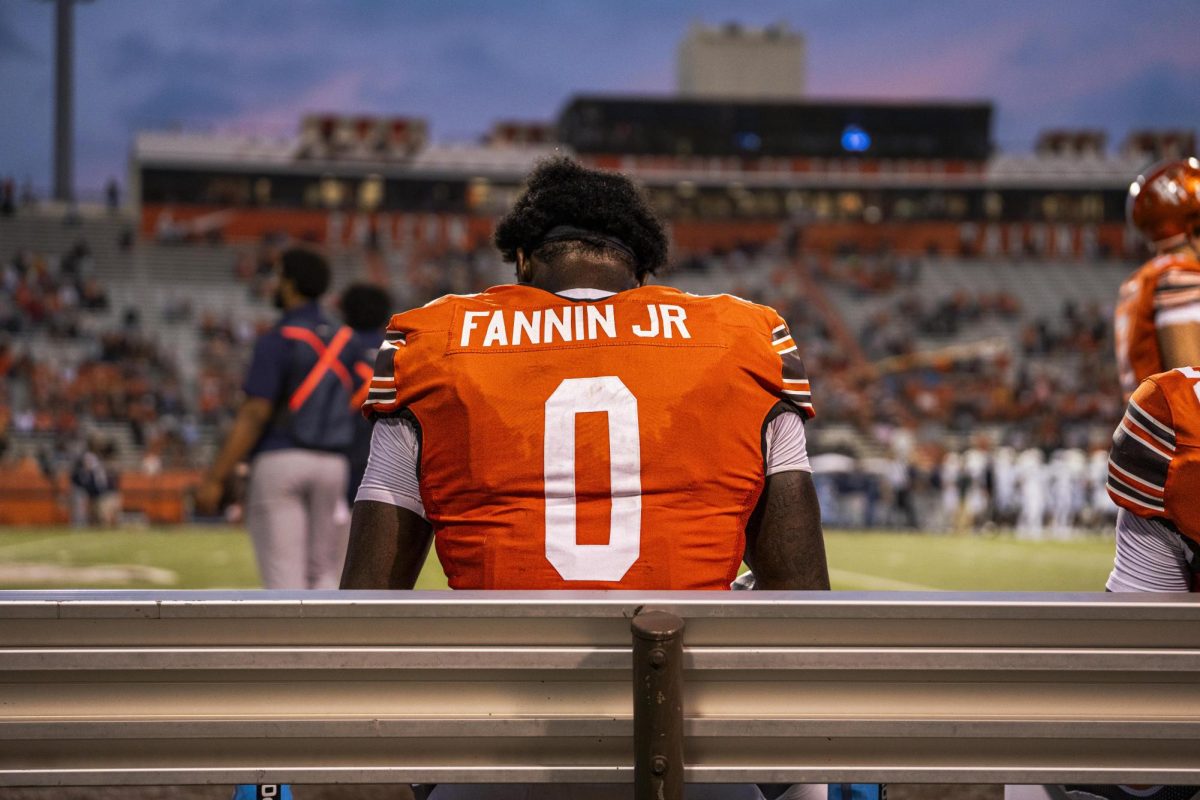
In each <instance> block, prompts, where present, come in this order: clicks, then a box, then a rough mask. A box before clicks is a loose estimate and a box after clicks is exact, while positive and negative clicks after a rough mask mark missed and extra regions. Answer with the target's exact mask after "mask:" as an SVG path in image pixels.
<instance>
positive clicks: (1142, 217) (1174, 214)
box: [1125, 158, 1200, 247]
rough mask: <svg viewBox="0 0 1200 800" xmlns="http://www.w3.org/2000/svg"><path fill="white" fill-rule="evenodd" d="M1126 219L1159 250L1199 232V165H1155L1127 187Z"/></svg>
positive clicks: (1185, 162) (1191, 160) (1190, 161)
mask: <svg viewBox="0 0 1200 800" xmlns="http://www.w3.org/2000/svg"><path fill="white" fill-rule="evenodd" d="M1125 211H1126V216H1127V217H1128V218H1129V221H1130V222H1131V223H1132V224H1133V226H1134V227H1135V228H1137V229H1138V230H1139V231H1141V232H1142V235H1143V236H1145V237H1146V238H1147V239H1149V240H1150V241H1151V242H1154V244H1156V245H1158V246H1159V247H1164V246H1169V245H1170V244H1171V240H1173V239H1176V238H1182V237H1185V236H1187V235H1188V234H1190V233H1192V231H1194V230H1196V229H1197V228H1200V161H1197V160H1196V159H1195V158H1188V159H1184V160H1183V161H1167V162H1161V163H1158V164H1155V165H1154V166H1153V167H1152V168H1151V169H1150V170H1149V171H1147V172H1146V173H1144V174H1142V175H1138V177H1137V180H1136V181H1134V182H1133V183H1131V184H1130V185H1129V200H1128V201H1127V202H1126V205H1125Z"/></svg>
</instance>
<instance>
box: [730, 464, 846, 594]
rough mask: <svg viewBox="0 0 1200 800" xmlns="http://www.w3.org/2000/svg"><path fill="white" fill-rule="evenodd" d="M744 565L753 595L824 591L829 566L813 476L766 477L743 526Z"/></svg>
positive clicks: (785, 474) (790, 473) (798, 473)
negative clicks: (750, 576)
mask: <svg viewBox="0 0 1200 800" xmlns="http://www.w3.org/2000/svg"><path fill="white" fill-rule="evenodd" d="M745 560H746V563H747V564H748V565H749V566H750V569H751V570H753V572H754V579H755V587H754V588H755V589H791V590H802V589H828V588H829V566H828V564H827V563H826V560H825V539H824V534H823V533H822V531H821V509H820V504H819V503H818V501H817V490H816V488H815V487H814V486H813V480H812V474H811V473H809V472H804V471H801V470H792V471H788V472H777V473H775V474H773V475H769V476H768V477H767V480H766V486H765V487H764V489H763V493H762V497H760V498H759V501H758V506H757V507H756V508H755V510H754V513H753V514H752V515H751V517H750V521H749V524H748V525H747V526H746V553H745Z"/></svg>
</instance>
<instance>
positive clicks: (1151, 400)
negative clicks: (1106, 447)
mask: <svg viewBox="0 0 1200 800" xmlns="http://www.w3.org/2000/svg"><path fill="white" fill-rule="evenodd" d="M1108 468H1109V473H1108V493H1109V496H1111V497H1112V499H1113V501H1114V502H1115V503H1116V504H1117V505H1119V506H1121V507H1122V508H1125V509H1127V510H1129V511H1131V512H1133V513H1134V514H1137V515H1138V516H1140V517H1149V518H1157V519H1164V520H1166V521H1167V522H1169V523H1170V524H1171V525H1172V526H1173V527H1174V528H1175V529H1176V530H1177V531H1179V532H1180V533H1181V534H1183V535H1184V536H1187V537H1188V538H1189V539H1192V540H1193V541H1196V542H1200V369H1197V368H1195V367H1181V368H1179V369H1173V370H1171V371H1170V372H1164V373H1162V374H1159V375H1154V376H1152V377H1151V378H1149V379H1147V380H1146V381H1144V382H1143V383H1142V384H1141V385H1140V386H1138V388H1137V391H1136V392H1134V393H1133V397H1131V398H1130V399H1129V405H1128V406H1127V408H1126V409H1125V416H1124V417H1123V418H1122V419H1121V423H1120V425H1118V426H1117V430H1116V433H1114V434H1113V448H1112V453H1111V455H1110V456H1109V462H1108Z"/></svg>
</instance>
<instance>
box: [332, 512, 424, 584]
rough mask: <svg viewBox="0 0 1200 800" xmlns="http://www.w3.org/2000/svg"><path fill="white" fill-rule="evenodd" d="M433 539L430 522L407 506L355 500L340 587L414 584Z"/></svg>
mask: <svg viewBox="0 0 1200 800" xmlns="http://www.w3.org/2000/svg"><path fill="white" fill-rule="evenodd" d="M432 541H433V530H432V528H431V527H430V525H429V523H428V522H426V521H425V520H424V519H422V518H421V517H419V516H417V515H416V514H414V513H413V512H411V511H409V510H408V509H407V508H401V507H400V506H394V505H391V504H389V503H381V502H378V501H375V500H359V501H357V502H355V504H354V517H353V520H352V521H351V523H350V546H349V549H348V550H347V551H346V565H345V568H344V569H343V570H342V584H341V588H343V589H411V588H413V587H414V586H416V584H417V576H419V575H420V574H421V567H422V566H424V564H425V557H426V555H427V554H428V553H429V543H430V542H432Z"/></svg>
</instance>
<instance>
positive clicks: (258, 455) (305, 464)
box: [196, 248, 362, 589]
mask: <svg viewBox="0 0 1200 800" xmlns="http://www.w3.org/2000/svg"><path fill="white" fill-rule="evenodd" d="M329 283H330V272H329V264H328V263H327V262H326V261H325V258H324V257H323V256H321V255H320V254H318V253H316V252H314V251H312V250H309V249H304V248H293V249H291V250H288V251H286V252H285V253H284V254H283V255H282V256H281V259H280V270H279V285H278V288H277V289H276V293H275V304H276V306H277V307H278V308H280V309H281V310H282V311H283V316H282V317H281V318H280V320H279V323H278V324H277V325H276V326H275V327H273V328H272V329H271V330H270V331H268V332H267V333H265V334H263V335H262V336H260V337H259V339H258V341H257V342H255V345H254V357H253V359H252V361H251V364H250V369H249V371H248V372H247V375H246V382H245V386H244V391H245V393H246V399H245V400H244V401H243V402H242V405H241V407H240V408H239V409H238V414H237V419H236V420H235V421H234V425H233V429H232V430H231V431H230V432H229V436H228V437H227V438H226V440H225V443H224V445H223V446H222V447H221V451H220V453H219V454H218V455H217V458H216V460H215V461H214V462H213V464H212V466H211V467H210V468H209V470H208V474H207V475H206V476H205V478H204V481H203V483H201V485H200V488H199V489H198V490H197V493H196V506H197V508H198V509H199V510H200V511H202V512H203V511H207V512H213V511H215V510H216V509H217V508H218V506H219V504H220V500H221V496H222V494H223V491H224V487H225V481H226V480H227V478H228V477H229V475H230V474H231V473H232V471H233V469H234V467H236V466H237V464H238V463H240V462H241V461H242V460H243V459H246V458H247V457H250V458H251V466H250V488H249V494H248V497H247V500H246V527H248V528H249V529H250V537H251V539H252V540H253V542H254V552H255V555H256V556H257V559H258V567H259V572H260V573H261V575H262V579H263V586H264V587H265V588H267V589H335V588H337V585H338V576H339V574H340V572H341V569H342V563H343V560H344V558H345V553H346V538H347V532H346V531H347V528H346V525H345V518H346V515H347V509H346V505H345V502H346V497H345V495H346V481H347V461H346V455H345V453H346V450H347V448H349V446H350V444H351V442H352V440H353V438H354V426H355V419H354V415H353V414H351V413H350V401H351V398H352V397H353V396H354V389H355V384H356V382H361V381H362V379H361V378H359V379H358V380H357V381H356V379H355V377H354V375H355V373H356V362H358V361H360V360H361V358H360V353H358V352H357V349H356V348H355V347H353V340H354V332H353V331H352V330H351V329H350V328H348V327H346V326H339V325H338V324H337V323H336V322H334V321H333V320H331V319H330V318H329V317H328V316H327V315H326V313H325V312H324V311H323V310H322V309H321V307H320V305H319V302H318V301H319V300H320V298H321V296H322V295H324V294H325V292H326V290H327V289H328V288H329ZM339 513H340V515H341V518H342V521H341V522H339V521H338V515H339Z"/></svg>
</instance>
